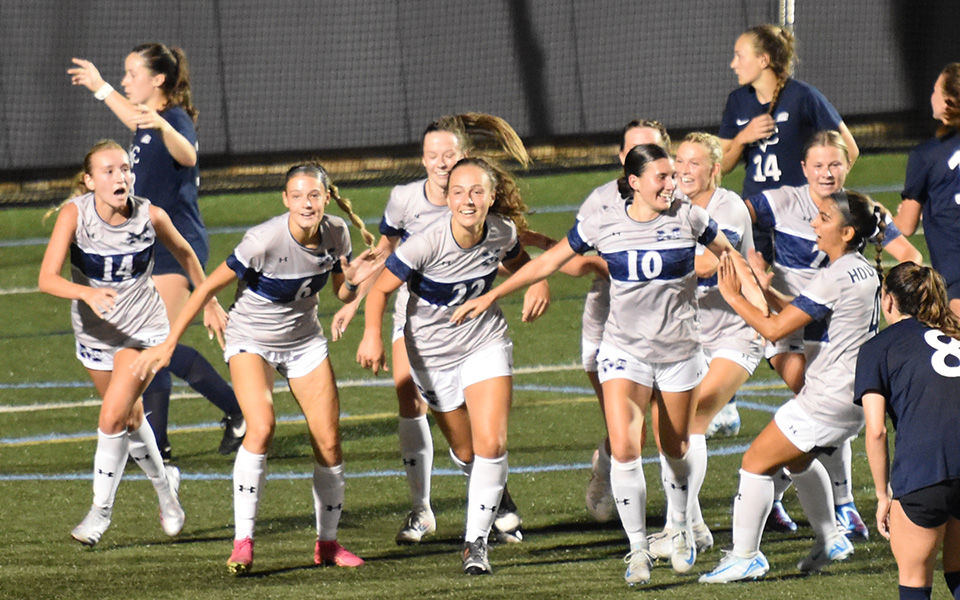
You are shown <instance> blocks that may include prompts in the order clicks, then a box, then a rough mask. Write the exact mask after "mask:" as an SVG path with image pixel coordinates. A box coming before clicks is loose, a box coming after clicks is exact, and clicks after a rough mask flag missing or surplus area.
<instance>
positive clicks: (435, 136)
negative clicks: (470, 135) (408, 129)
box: [423, 131, 464, 190]
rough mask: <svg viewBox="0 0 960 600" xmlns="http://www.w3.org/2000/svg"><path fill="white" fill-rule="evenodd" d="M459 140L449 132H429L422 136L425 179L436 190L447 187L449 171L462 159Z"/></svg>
mask: <svg viewBox="0 0 960 600" xmlns="http://www.w3.org/2000/svg"><path fill="white" fill-rule="evenodd" d="M463 156H464V155H463V151H462V149H461V148H460V140H459V139H457V136H456V135H454V134H453V133H452V132H449V131H431V132H430V133H428V134H427V135H425V136H423V167H424V168H425V169H426V170H427V179H428V180H429V181H430V183H431V184H433V185H435V186H436V187H437V188H438V189H441V190H442V189H444V188H445V187H447V182H448V181H449V179H450V169H452V168H453V165H455V164H457V161H458V160H460V159H461V158H463Z"/></svg>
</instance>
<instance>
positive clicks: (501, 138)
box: [423, 112, 530, 168]
mask: <svg viewBox="0 0 960 600" xmlns="http://www.w3.org/2000/svg"><path fill="white" fill-rule="evenodd" d="M437 131H445V132H448V133H452V134H453V135H454V136H455V137H456V138H457V142H458V143H459V145H460V151H461V152H463V154H465V155H467V154H480V155H483V156H484V158H487V159H491V158H492V157H490V156H487V155H488V154H489V153H490V151H491V150H493V149H499V150H501V151H503V152H505V153H506V154H507V156H509V157H510V158H512V159H513V160H515V161H517V162H518V163H520V166H521V167H523V168H527V167H528V166H529V165H530V155H529V154H528V153H527V149H526V147H525V146H524V145H523V141H522V140H521V139H520V136H519V135H518V134H517V132H516V131H515V130H514V129H513V127H511V126H510V124H509V123H507V122H506V121H505V120H503V119H501V118H500V117H497V116H494V115H488V114H486V113H474V112H468V113H461V114H458V115H446V116H443V117H440V118H439V119H437V120H436V121H434V122H433V123H430V124H429V125H427V128H426V129H425V130H424V132H423V137H424V138H426V137H427V134H430V133H434V132H437Z"/></svg>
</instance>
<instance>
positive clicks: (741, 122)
mask: <svg viewBox="0 0 960 600" xmlns="http://www.w3.org/2000/svg"><path fill="white" fill-rule="evenodd" d="M749 122H750V119H737V127H743V126H744V125H746V124H747V123H749Z"/></svg>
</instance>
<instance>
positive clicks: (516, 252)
mask: <svg viewBox="0 0 960 600" xmlns="http://www.w3.org/2000/svg"><path fill="white" fill-rule="evenodd" d="M521 252H523V244H521V243H520V239H519V238H518V239H517V243H516V244H514V245H513V248H510V249H509V250H507V253H506V254H504V255H503V260H512V259H514V258H516V257H518V256H520V253H521Z"/></svg>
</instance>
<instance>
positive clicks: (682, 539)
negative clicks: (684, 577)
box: [670, 528, 697, 573]
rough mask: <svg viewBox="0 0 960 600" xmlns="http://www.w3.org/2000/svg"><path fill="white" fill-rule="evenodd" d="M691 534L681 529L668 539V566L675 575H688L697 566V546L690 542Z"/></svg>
mask: <svg viewBox="0 0 960 600" xmlns="http://www.w3.org/2000/svg"><path fill="white" fill-rule="evenodd" d="M691 537H693V536H692V535H691V533H690V532H689V531H687V529H685V528H684V529H682V530H680V531H677V532H675V533H674V534H673V537H671V538H670V545H671V553H670V565H671V566H672V567H673V570H674V571H676V572H677V573H689V572H690V570H691V569H693V565H695V564H697V545H696V544H695V543H693V542H692V541H691V539H690V538H691Z"/></svg>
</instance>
